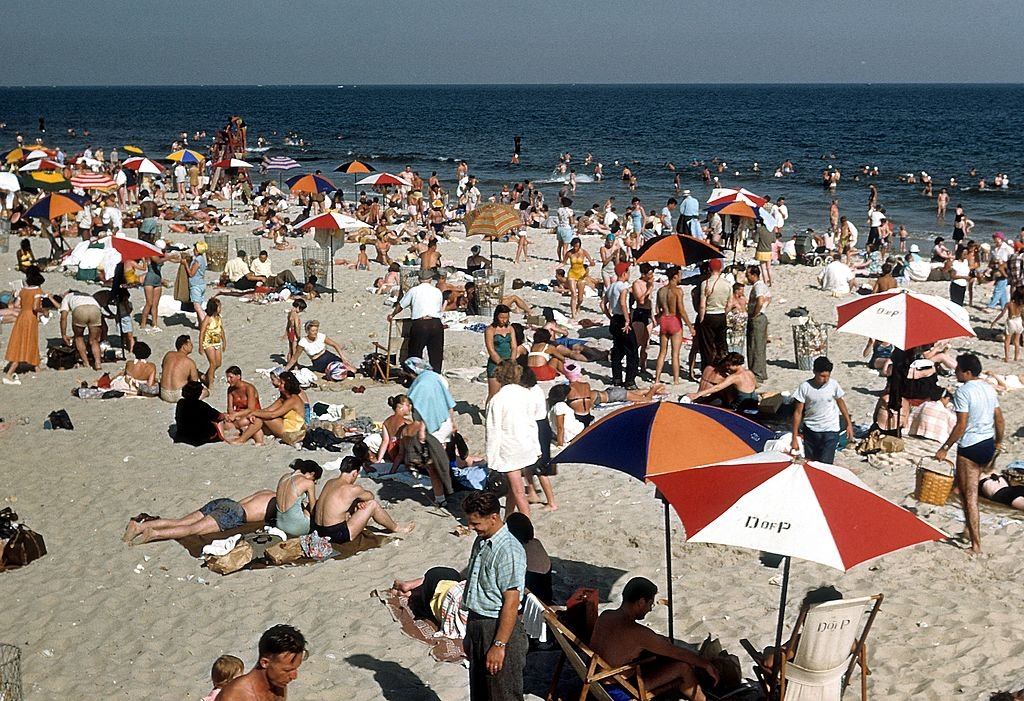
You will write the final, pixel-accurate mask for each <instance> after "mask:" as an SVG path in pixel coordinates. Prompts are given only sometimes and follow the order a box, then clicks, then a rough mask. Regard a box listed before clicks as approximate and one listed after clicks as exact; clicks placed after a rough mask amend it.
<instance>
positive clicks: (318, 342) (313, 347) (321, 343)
mask: <svg viewBox="0 0 1024 701" xmlns="http://www.w3.org/2000/svg"><path fill="white" fill-rule="evenodd" d="M326 341H327V334H325V333H318V334H317V335H316V339H315V340H313V341H310V340H309V337H308V336H303V337H302V338H300V339H299V345H300V346H301V347H302V349H303V350H304V351H306V353H307V354H308V355H309V357H310V358H315V357H316V356H318V355H320V354H321V353H323V352H324V351H325V350H326V349H327V343H326Z"/></svg>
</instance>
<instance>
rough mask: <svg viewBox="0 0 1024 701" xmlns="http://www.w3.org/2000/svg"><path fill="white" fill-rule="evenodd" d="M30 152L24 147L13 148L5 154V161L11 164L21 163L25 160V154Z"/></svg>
mask: <svg viewBox="0 0 1024 701" xmlns="http://www.w3.org/2000/svg"><path fill="white" fill-rule="evenodd" d="M27 155H28V152H27V151H26V150H25V149H23V148H22V147H20V146H19V147H18V148H12V149H11V150H10V151H8V152H7V153H5V154H4V163H5V164H7V165H10V164H11V163H21V162H22V161H24V160H25V156H27Z"/></svg>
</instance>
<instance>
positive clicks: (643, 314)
mask: <svg viewBox="0 0 1024 701" xmlns="http://www.w3.org/2000/svg"><path fill="white" fill-rule="evenodd" d="M653 292H654V266H653V265H651V264H650V263H641V264H640V277H639V278H637V279H636V281H635V282H634V283H633V288H632V296H633V313H632V315H631V317H630V319H631V320H632V326H633V335H635V336H636V343H637V346H638V348H639V351H640V363H639V367H640V372H639V373H638V375H639V377H640V378H642V379H644V380H650V379H651V374H650V373H649V372H647V347H648V346H649V345H650V341H651V316H652V315H651V294H652V293H653Z"/></svg>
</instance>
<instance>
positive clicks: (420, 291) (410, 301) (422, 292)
mask: <svg viewBox="0 0 1024 701" xmlns="http://www.w3.org/2000/svg"><path fill="white" fill-rule="evenodd" d="M400 306H401V307H402V308H403V309H404V308H406V307H409V308H410V313H411V315H412V318H413V319H423V318H425V317H433V318H435V319H439V318H440V317H441V309H442V308H443V307H444V298H443V295H442V294H441V290H439V289H437V288H436V287H434V286H433V285H431V284H430V283H429V282H421V283H420V284H419V285H416V286H415V287H410V288H409V291H408V292H406V293H405V296H403V297H402V301H401V302H400Z"/></svg>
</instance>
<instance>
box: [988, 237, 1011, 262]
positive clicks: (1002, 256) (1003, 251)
mask: <svg viewBox="0 0 1024 701" xmlns="http://www.w3.org/2000/svg"><path fill="white" fill-rule="evenodd" d="M1012 255H1013V246H1011V245H1010V244H1008V243H1006V241H1000V242H999V245H998V246H996V247H995V248H993V249H992V260H994V261H996V262H997V263H1005V262H1006V261H1008V260H1010V256H1012Z"/></svg>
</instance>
